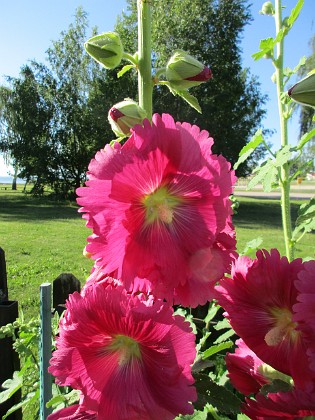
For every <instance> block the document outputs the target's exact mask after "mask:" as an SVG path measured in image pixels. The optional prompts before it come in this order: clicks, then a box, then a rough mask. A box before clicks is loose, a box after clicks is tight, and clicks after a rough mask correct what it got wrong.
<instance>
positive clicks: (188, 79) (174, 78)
mask: <svg viewBox="0 0 315 420" xmlns="http://www.w3.org/2000/svg"><path fill="white" fill-rule="evenodd" d="M165 74H166V79H167V81H168V82H169V83H170V85H171V87H173V88H175V89H178V90H185V89H189V88H191V87H193V86H198V85H200V84H201V83H203V82H206V81H207V80H208V79H210V78H211V77H212V73H211V70H210V68H209V67H206V66H205V65H204V64H202V63H200V61H198V60H196V59H195V58H194V57H192V56H191V55H189V54H187V53H185V51H181V50H176V51H175V53H174V54H173V55H172V57H171V58H170V60H169V61H168V63H167V65H166V73H165Z"/></svg>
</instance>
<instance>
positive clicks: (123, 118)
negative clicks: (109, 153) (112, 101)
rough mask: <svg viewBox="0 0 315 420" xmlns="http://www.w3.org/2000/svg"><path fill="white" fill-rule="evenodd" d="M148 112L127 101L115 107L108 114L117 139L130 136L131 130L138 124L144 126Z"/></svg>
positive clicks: (131, 101)
mask: <svg viewBox="0 0 315 420" xmlns="http://www.w3.org/2000/svg"><path fill="white" fill-rule="evenodd" d="M146 116H147V115H146V112H145V111H144V109H142V108H141V107H140V106H139V105H138V104H137V102H135V101H133V100H131V99H125V100H124V101H122V102H119V103H118V104H116V105H114V106H113V107H112V108H111V109H110V110H109V113H108V121H109V122H110V125H111V127H112V130H113V131H114V133H115V134H116V135H117V137H126V136H130V135H131V133H130V129H131V128H132V127H134V126H135V125H136V124H142V122H143V120H144V119H145V118H146Z"/></svg>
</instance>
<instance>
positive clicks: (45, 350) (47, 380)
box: [40, 283, 52, 420]
mask: <svg viewBox="0 0 315 420" xmlns="http://www.w3.org/2000/svg"><path fill="white" fill-rule="evenodd" d="M40 320H41V322H40V327H41V329H40V419H41V420H46V418H47V416H48V415H49V414H50V413H51V411H52V410H51V408H47V407H46V403H47V402H48V401H49V400H50V399H51V397H52V376H51V375H50V374H49V373H48V366H49V360H50V358H51V350H52V349H51V346H52V341H51V335H52V328H51V284H50V283H43V284H41V286H40Z"/></svg>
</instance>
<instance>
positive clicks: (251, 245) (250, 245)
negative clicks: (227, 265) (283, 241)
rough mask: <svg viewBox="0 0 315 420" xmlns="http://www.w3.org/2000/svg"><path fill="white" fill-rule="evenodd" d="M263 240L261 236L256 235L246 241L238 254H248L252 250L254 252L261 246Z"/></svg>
mask: <svg viewBox="0 0 315 420" xmlns="http://www.w3.org/2000/svg"><path fill="white" fill-rule="evenodd" d="M263 241H264V240H263V238H262V237H261V236H258V237H257V238H255V239H252V240H251V241H249V242H247V243H246V245H245V248H244V249H243V251H242V252H241V253H240V255H250V254H251V253H252V252H256V251H257V250H258V249H259V248H260V247H261V244H262V243H263Z"/></svg>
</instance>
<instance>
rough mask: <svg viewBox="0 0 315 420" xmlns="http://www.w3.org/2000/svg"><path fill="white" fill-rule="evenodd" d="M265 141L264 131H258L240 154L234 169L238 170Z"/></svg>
mask: <svg viewBox="0 0 315 420" xmlns="http://www.w3.org/2000/svg"><path fill="white" fill-rule="evenodd" d="M262 141H263V136H262V131H261V129H259V130H257V131H256V133H255V134H254V135H253V137H252V138H251V140H250V141H249V143H247V144H246V145H245V146H244V147H243V148H242V150H241V151H240V153H239V158H238V161H237V162H236V163H235V165H234V169H237V168H238V167H239V165H240V164H241V163H243V162H244V161H245V160H246V159H247V158H248V156H250V155H251V154H252V153H253V151H254V150H255V149H256V147H258V146H259V145H260V143H261V142H262Z"/></svg>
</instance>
